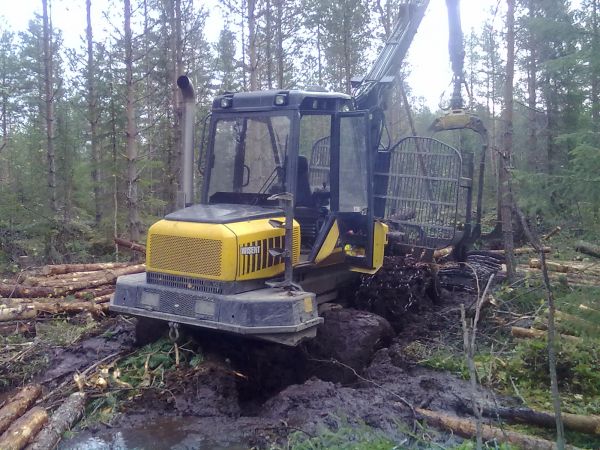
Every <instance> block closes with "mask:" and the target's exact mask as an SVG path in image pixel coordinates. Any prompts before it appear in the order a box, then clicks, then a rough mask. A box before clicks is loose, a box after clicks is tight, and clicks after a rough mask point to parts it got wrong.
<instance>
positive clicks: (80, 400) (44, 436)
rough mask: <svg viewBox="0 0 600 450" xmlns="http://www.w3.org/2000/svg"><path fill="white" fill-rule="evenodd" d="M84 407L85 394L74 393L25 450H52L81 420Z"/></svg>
mask: <svg viewBox="0 0 600 450" xmlns="http://www.w3.org/2000/svg"><path fill="white" fill-rule="evenodd" d="M84 407H85V394H84V393H83V392H75V393H74V394H71V395H70V396H69V398H68V399H67V400H66V401H65V402H64V403H63V404H62V405H60V407H59V408H58V409H57V410H56V411H55V412H54V414H52V416H51V417H50V420H49V421H48V423H47V424H46V426H45V427H44V428H43V429H42V431H40V432H39V433H38V435H37V436H36V437H35V439H34V440H33V442H32V443H31V444H29V445H28V446H27V448H26V450H52V449H54V448H55V447H56V444H58V442H59V441H60V439H61V437H62V435H63V433H64V432H65V431H68V430H70V429H71V427H72V426H73V425H74V424H76V423H77V422H79V420H81V417H82V416H83V409H84Z"/></svg>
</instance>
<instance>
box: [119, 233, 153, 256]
mask: <svg viewBox="0 0 600 450" xmlns="http://www.w3.org/2000/svg"><path fill="white" fill-rule="evenodd" d="M115 244H117V245H118V246H119V247H125V248H128V249H130V250H133V251H134V252H138V253H142V254H144V255H145V254H146V246H145V245H142V244H138V243H136V242H131V241H127V240H125V239H121V238H118V237H116V236H115Z"/></svg>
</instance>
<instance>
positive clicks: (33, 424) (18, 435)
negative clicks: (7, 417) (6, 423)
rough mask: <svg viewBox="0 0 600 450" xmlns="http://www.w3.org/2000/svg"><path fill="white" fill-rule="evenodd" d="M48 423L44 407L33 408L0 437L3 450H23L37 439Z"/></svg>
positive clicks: (0, 446)
mask: <svg viewBox="0 0 600 450" xmlns="http://www.w3.org/2000/svg"><path fill="white" fill-rule="evenodd" d="M47 421H48V413H47V412H46V410H45V409H44V408H42V407H39V406H36V407H34V408H31V409H30V410H29V411H28V412H27V413H26V414H25V415H24V416H22V417H21V418H19V419H18V420H16V421H15V422H14V423H13V424H12V425H11V426H10V427H9V428H8V430H6V431H5V432H4V434H3V435H2V436H1V437H0V448H1V449H2V450H21V449H22V448H24V447H25V446H26V445H27V443H28V442H29V441H30V440H31V439H32V438H33V437H35V436H36V435H37V434H38V432H39V431H40V430H41V429H42V427H43V426H44V424H45V423H46V422H47Z"/></svg>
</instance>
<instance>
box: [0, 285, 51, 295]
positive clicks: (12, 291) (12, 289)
mask: <svg viewBox="0 0 600 450" xmlns="http://www.w3.org/2000/svg"><path fill="white" fill-rule="evenodd" d="M0 297H5V298H11V297H28V298H35V297H56V293H55V290H54V289H52V288H47V287H43V286H33V287H32V286H23V285H21V284H16V285H15V284H5V283H0Z"/></svg>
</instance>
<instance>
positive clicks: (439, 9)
mask: <svg viewBox="0 0 600 450" xmlns="http://www.w3.org/2000/svg"><path fill="white" fill-rule="evenodd" d="M499 2H500V0H462V1H461V18H462V25H463V32H464V34H465V35H466V34H468V33H469V32H470V30H471V29H476V30H478V29H480V28H481V26H482V25H483V21H484V19H485V18H486V17H488V16H489V11H490V10H492V9H495V8H496V7H497V5H498V3H499ZM119 3H120V0H112V1H109V0H93V1H92V9H93V12H94V15H95V16H96V17H98V19H97V20H96V23H100V22H101V21H100V17H101V14H102V13H103V12H104V11H100V8H103V9H104V10H105V9H107V8H115V7H116V6H115V5H117V4H119ZM216 3H217V2H216V0H204V1H202V4H204V5H206V7H207V8H208V10H209V13H210V17H209V20H208V21H207V22H206V24H207V28H206V34H207V38H208V39H209V40H210V41H213V42H214V41H215V40H216V39H217V37H218V34H219V31H220V25H221V20H220V17H221V16H220V11H219V9H218V7H217V6H216ZM41 4H42V2H41V0H18V1H17V2H15V1H13V0H0V16H3V17H4V19H5V22H6V23H8V24H9V25H10V27H11V29H12V30H15V31H20V30H25V29H26V28H27V24H28V22H29V20H30V19H31V18H32V17H33V14H34V13H36V12H37V13H41ZM111 5H112V6H111ZM92 20H94V19H92ZM52 21H53V25H54V27H55V28H58V29H61V30H62V33H63V38H64V41H65V45H67V46H69V47H79V46H80V45H81V42H82V41H81V39H82V36H83V33H84V31H85V1H84V0H52ZM0 23H1V22H0ZM501 26H502V23H501V17H500V15H498V17H497V18H496V19H495V27H497V28H498V27H501ZM0 27H1V25H0ZM0 29H1V28H0ZM99 31H101V30H94V34H95V35H98V34H97V33H98V32H99ZM106 32H108V31H105V33H106ZM408 63H409V64H410V65H411V67H412V72H411V75H410V77H409V78H408V84H409V86H410V87H411V89H412V93H413V95H415V96H417V97H423V98H424V99H425V104H426V105H427V106H429V107H430V108H432V109H437V105H438V103H439V99H440V95H441V94H442V93H443V92H445V91H446V90H447V89H449V84H450V81H451V79H452V75H451V71H450V62H449V56H448V22H447V16H446V5H445V0H430V5H429V8H428V11H427V13H426V15H425V18H424V19H423V22H422V23H421V26H420V28H419V32H418V33H417V35H416V37H415V40H414V41H413V44H412V47H411V49H410V52H409V55H408Z"/></svg>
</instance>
